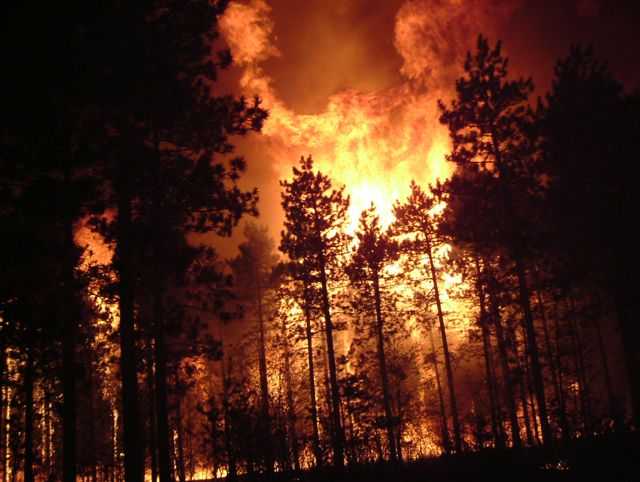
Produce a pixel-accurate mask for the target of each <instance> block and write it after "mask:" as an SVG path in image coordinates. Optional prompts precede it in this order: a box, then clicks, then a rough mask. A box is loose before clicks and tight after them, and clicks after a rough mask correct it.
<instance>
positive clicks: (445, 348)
mask: <svg viewBox="0 0 640 482" xmlns="http://www.w3.org/2000/svg"><path fill="white" fill-rule="evenodd" d="M425 236H426V240H427V256H428V257H429V268H430V270H431V282H432V283H433V291H434V296H435V299H436V308H437V310H438V323H439V326H440V337H441V339H442V355H443V356H444V367H445V372H446V374H447V385H448V388H449V403H450V405H451V419H452V421H453V440H454V446H455V450H456V452H457V453H460V452H462V437H461V434H460V419H459V416H458V402H457V400H456V390H455V384H454V380H453V368H452V366H451V354H450V353H449V343H448V341H447V331H446V328H445V325H444V314H443V313H442V303H441V301H440V290H439V288H438V275H437V273H436V268H435V265H434V263H433V253H432V249H431V242H430V241H429V238H428V235H427V234H426V233H425Z"/></svg>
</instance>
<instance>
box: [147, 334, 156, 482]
mask: <svg viewBox="0 0 640 482" xmlns="http://www.w3.org/2000/svg"><path fill="white" fill-rule="evenodd" d="M152 339H153V337H152V336H149V337H148V339H147V350H146V351H147V363H146V366H147V376H146V379H147V393H148V398H149V444H148V445H149V455H150V456H151V482H156V480H157V479H158V434H157V422H156V409H155V407H156V392H155V387H154V383H153V377H154V369H153V365H154V363H153V362H154V357H153V346H152Z"/></svg>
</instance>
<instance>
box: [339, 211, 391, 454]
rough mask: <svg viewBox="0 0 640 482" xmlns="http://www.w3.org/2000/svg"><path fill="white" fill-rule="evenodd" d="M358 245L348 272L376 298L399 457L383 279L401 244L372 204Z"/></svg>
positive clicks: (386, 404) (384, 381)
mask: <svg viewBox="0 0 640 482" xmlns="http://www.w3.org/2000/svg"><path fill="white" fill-rule="evenodd" d="M356 237H357V240H358V246H357V248H355V250H354V253H353V257H352V259H351V264H350V266H349V267H348V273H349V277H350V278H351V280H352V281H353V282H354V283H356V284H362V285H364V286H363V287H364V289H365V291H367V292H368V293H367V296H368V297H369V298H373V301H374V303H373V304H374V308H375V320H376V322H375V333H376V338H377V352H378V353H377V354H378V368H379V370H380V382H381V386H382V398H383V408H384V415H385V427H386V430H387V443H388V446H389V459H390V460H392V461H395V460H397V458H398V450H397V447H396V436H395V433H394V425H395V418H394V415H393V410H392V407H391V393H390V390H391V389H390V386H389V374H388V367H387V354H386V353H385V319H384V315H383V310H382V299H381V298H382V295H381V289H380V282H381V280H382V279H383V277H384V270H385V268H386V267H387V265H388V264H389V263H392V262H393V261H395V260H397V259H398V256H399V247H398V244H397V243H396V242H395V241H393V240H392V239H391V238H390V237H389V235H388V234H386V233H383V232H382V229H381V227H380V218H379V217H378V216H377V215H376V214H375V207H374V206H373V205H372V206H371V207H369V208H368V209H365V210H364V211H362V214H361V215H360V222H359V229H358V231H357V232H356Z"/></svg>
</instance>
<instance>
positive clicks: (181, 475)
mask: <svg viewBox="0 0 640 482" xmlns="http://www.w3.org/2000/svg"><path fill="white" fill-rule="evenodd" d="M174 377H175V390H176V391H177V392H178V396H177V397H176V443H177V444H178V447H177V449H178V459H177V460H176V468H177V469H178V480H179V481H180V482H185V481H186V480H187V475H186V471H185V462H184V433H183V432H182V403H181V400H182V393H181V392H180V379H179V378H178V368H177V367H176V369H175V372H174Z"/></svg>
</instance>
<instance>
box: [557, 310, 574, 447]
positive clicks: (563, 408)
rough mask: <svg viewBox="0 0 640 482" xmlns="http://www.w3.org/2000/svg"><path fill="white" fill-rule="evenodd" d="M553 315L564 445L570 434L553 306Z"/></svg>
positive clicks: (560, 352) (558, 314) (558, 327)
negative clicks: (565, 430) (563, 418)
mask: <svg viewBox="0 0 640 482" xmlns="http://www.w3.org/2000/svg"><path fill="white" fill-rule="evenodd" d="M554 314H555V316H554V317H553V321H554V326H553V328H554V331H555V340H554V341H555V346H556V360H557V363H558V387H559V388H560V411H561V413H563V414H564V416H565V421H566V424H567V433H566V434H563V436H562V438H563V441H564V442H565V443H566V442H568V441H569V438H570V435H571V432H570V427H569V422H568V420H567V418H566V416H567V406H566V399H565V395H564V379H563V370H562V350H561V346H560V320H559V318H560V311H559V309H558V305H557V304H555V310H554Z"/></svg>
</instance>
